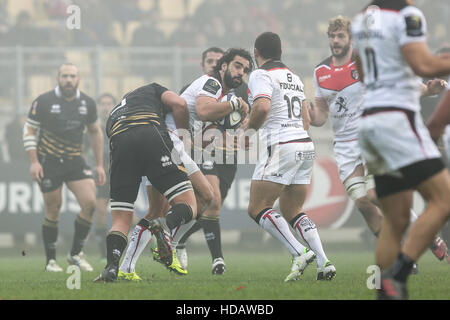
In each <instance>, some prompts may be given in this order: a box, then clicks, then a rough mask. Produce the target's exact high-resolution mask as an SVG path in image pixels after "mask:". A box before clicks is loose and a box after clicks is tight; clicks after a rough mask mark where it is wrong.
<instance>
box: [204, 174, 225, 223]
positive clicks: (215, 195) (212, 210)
mask: <svg viewBox="0 0 450 320" xmlns="http://www.w3.org/2000/svg"><path fill="white" fill-rule="evenodd" d="M205 177H206V180H208V182H209V184H210V185H211V188H212V200H211V203H210V205H209V206H208V208H207V209H206V210H205V212H204V213H203V214H204V215H205V216H213V217H215V216H218V215H219V214H220V208H221V207H222V196H221V192H220V178H219V177H218V176H217V175H214V174H208V175H206V176H205Z"/></svg>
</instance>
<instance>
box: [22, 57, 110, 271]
mask: <svg viewBox="0 0 450 320" xmlns="http://www.w3.org/2000/svg"><path fill="white" fill-rule="evenodd" d="M56 79H57V82H58V86H57V87H56V88H55V89H54V90H51V91H48V92H46V93H44V94H42V95H40V96H39V97H37V98H36V99H35V100H34V101H33V103H32V105H31V109H30V111H29V113H28V119H27V122H26V123H25V126H24V136H23V142H24V147H25V150H26V152H27V154H28V157H29V159H30V163H31V166H30V174H31V177H32V178H33V180H35V181H37V182H38V183H39V187H40V189H41V191H42V194H43V198H44V206H45V219H44V223H43V225H42V237H43V240H44V247H45V254H46V257H47V264H46V267H45V271H50V272H61V271H62V268H61V267H60V266H59V265H58V264H57V263H56V241H57V238H58V221H59V217H60V209H61V204H62V185H63V183H65V184H66V186H67V187H68V189H69V190H70V191H71V192H72V193H73V194H74V195H75V198H76V199H77V201H78V204H79V205H80V207H81V211H80V213H79V214H78V215H77V217H76V219H75V233H74V238H73V243H72V248H71V250H70V253H69V255H68V257H67V261H68V262H69V264H71V265H77V266H79V267H80V268H81V270H84V271H92V267H91V266H90V265H89V263H88V262H87V261H86V260H85V258H84V256H83V253H82V251H81V250H82V248H83V245H84V242H85V240H86V238H87V236H88V234H89V230H90V227H91V224H92V218H93V213H94V211H95V201H96V199H95V183H94V175H93V172H92V171H91V169H90V168H89V167H88V166H87V165H86V162H85V160H84V159H83V157H82V156H81V149H82V139H83V133H84V131H85V129H86V127H87V129H88V131H89V135H90V142H91V145H92V148H93V150H94V156H95V160H96V167H95V168H94V169H95V172H96V177H97V184H98V185H103V184H104V183H105V171H104V169H103V133H102V130H101V129H100V126H99V123H98V121H97V109H96V104H95V101H94V100H93V99H92V98H90V97H89V96H87V95H86V94H84V93H83V92H80V91H79V90H78V85H79V82H80V76H79V73H78V69H77V67H76V66H75V65H73V64H71V63H64V64H62V65H61V66H60V67H59V69H58V74H57V78H56Z"/></svg>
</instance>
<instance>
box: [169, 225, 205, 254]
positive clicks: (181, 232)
mask: <svg viewBox="0 0 450 320" xmlns="http://www.w3.org/2000/svg"><path fill="white" fill-rule="evenodd" d="M197 222H198V221H197V220H191V221H189V222H188V223H185V224H182V225H181V226H179V227H178V228H175V229H174V230H173V231H172V246H174V247H176V248H177V249H178V248H179V249H184V248H185V247H186V245H185V242H186V240H187V238H188V237H189V236H190V235H191V234H192V233H190V234H189V235H187V234H188V233H189V232H190V231H191V229H192V228H193V226H195V225H196V224H197ZM200 228H201V227H200ZM197 230H198V229H197ZM197 230H196V231H197ZM186 235H187V236H186ZM182 239H184V241H183V242H181V240H182Z"/></svg>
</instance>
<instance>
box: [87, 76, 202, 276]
mask: <svg viewBox="0 0 450 320" xmlns="http://www.w3.org/2000/svg"><path fill="white" fill-rule="evenodd" d="M165 106H166V107H169V108H171V110H172V112H173V117H174V122H175V124H176V126H177V127H183V126H184V124H183V122H184V121H185V119H186V118H187V115H188V113H187V108H186V102H185V101H184V99H182V98H180V97H179V96H178V95H177V94H176V93H174V92H172V91H169V90H168V89H167V88H164V87H162V86H161V85H159V84H157V83H152V84H149V85H145V86H142V87H139V88H137V89H135V90H134V91H132V92H130V93H128V94H126V95H125V96H124V98H123V99H122V101H121V103H120V104H118V105H117V106H116V107H114V109H113V110H112V111H111V113H110V116H109V118H108V122H107V124H106V132H107V135H108V137H109V139H110V158H111V168H110V197H111V200H110V204H111V214H112V227H111V229H110V231H109V234H108V236H107V237H106V245H107V264H106V267H105V269H104V270H103V272H102V273H101V274H100V275H99V276H98V277H97V278H96V279H94V282H112V281H115V280H116V279H117V277H118V269H119V262H120V259H121V257H122V254H123V252H124V250H125V248H126V246H127V234H128V231H129V228H130V224H131V220H132V216H133V212H134V202H135V201H136V197H137V194H138V191H139V186H140V183H141V177H142V176H146V177H147V178H148V179H149V180H150V182H151V183H152V185H153V187H154V188H155V189H156V190H158V192H159V193H161V194H163V195H164V196H165V197H166V198H167V200H168V201H169V203H170V205H171V208H170V210H169V211H168V212H167V213H166V214H165V218H164V219H161V218H157V219H153V220H151V221H149V225H148V228H149V229H150V230H151V232H152V234H154V235H155V237H156V240H157V243H158V249H159V254H160V258H161V260H162V261H163V262H164V263H165V264H166V265H168V266H169V265H171V264H172V260H173V259H172V257H173V253H172V247H171V245H170V243H169V238H168V237H167V233H169V234H170V232H172V230H174V229H176V228H178V227H179V226H180V225H182V224H184V223H188V222H189V221H191V220H192V219H194V218H195V217H196V215H197V205H196V200H195V195H194V191H193V189H192V184H191V182H190V181H189V179H188V177H187V175H186V169H185V168H184V166H183V164H182V163H180V164H177V163H176V162H177V161H176V160H175V159H173V158H172V155H173V154H174V153H176V152H173V149H174V147H173V142H172V140H171V138H170V136H169V133H168V131H167V127H166V125H165V122H164V118H163V112H164V111H163V109H164V108H165Z"/></svg>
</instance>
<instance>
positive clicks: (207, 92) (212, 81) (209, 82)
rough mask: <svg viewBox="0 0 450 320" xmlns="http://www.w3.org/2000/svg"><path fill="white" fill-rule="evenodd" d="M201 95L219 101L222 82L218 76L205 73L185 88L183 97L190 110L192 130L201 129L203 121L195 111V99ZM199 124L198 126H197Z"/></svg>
mask: <svg viewBox="0 0 450 320" xmlns="http://www.w3.org/2000/svg"><path fill="white" fill-rule="evenodd" d="M199 96H207V97H211V98H214V99H216V100H217V101H219V100H220V99H221V98H222V84H221V83H220V81H219V80H217V79H216V78H214V77H212V76H210V75H208V74H205V75H203V76H201V77H199V78H197V79H196V80H195V81H194V82H192V83H191V84H190V85H189V87H187V88H186V90H184V92H183V93H182V94H181V97H182V98H183V99H184V100H186V104H187V107H188V110H189V125H190V128H191V131H196V130H199V129H201V126H202V123H201V120H200V119H199V118H198V116H197V112H196V111H195V101H196V100H197V98H198V97H199ZM195 126H197V127H195Z"/></svg>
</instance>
